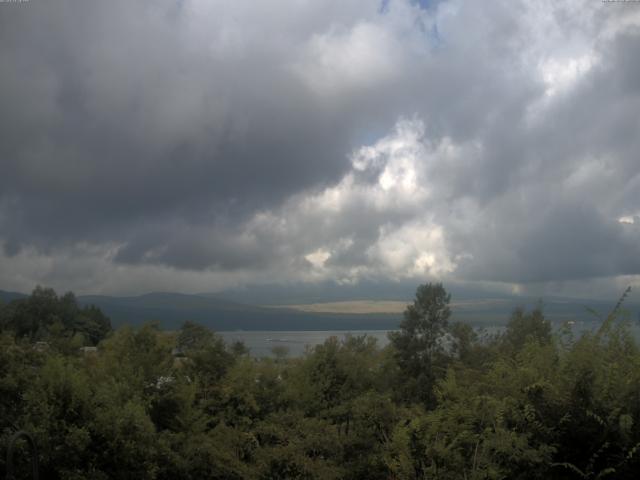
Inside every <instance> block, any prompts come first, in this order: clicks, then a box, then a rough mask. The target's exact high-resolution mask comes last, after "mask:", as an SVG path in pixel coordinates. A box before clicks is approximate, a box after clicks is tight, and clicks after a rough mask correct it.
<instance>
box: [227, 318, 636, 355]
mask: <svg viewBox="0 0 640 480" xmlns="http://www.w3.org/2000/svg"><path fill="white" fill-rule="evenodd" d="M599 325H600V324H599V322H574V324H573V325H572V330H573V332H574V335H575V336H576V338H577V337H579V336H580V334H581V333H583V332H587V331H594V330H596V329H597V328H598V327H599ZM559 327H560V325H559V324H555V325H553V329H554V330H557V329H558V328H559ZM503 329H504V326H503V325H502V326H499V325H491V326H486V327H482V328H478V327H476V331H477V332H478V333H480V335H481V336H482V335H483V334H484V335H493V334H495V333H497V332H500V331H502V330H503ZM388 332H389V330H352V331H345V330H316V331H301V330H292V331H266V330H265V331H253V330H252V331H226V332H224V331H223V332H217V333H218V334H219V335H221V336H222V337H223V338H224V340H225V342H227V343H231V342H235V341H241V342H243V343H244V344H245V345H246V346H247V348H249V351H250V353H251V355H252V356H254V357H268V356H273V352H272V349H273V347H286V348H287V349H288V350H289V354H288V355H289V357H299V356H301V355H302V354H304V352H305V350H306V348H307V346H309V347H314V346H316V345H320V344H321V343H324V341H325V340H326V339H327V338H329V337H333V336H335V337H338V339H342V338H344V336H345V335H349V334H351V335H354V336H362V335H367V336H369V337H373V338H375V339H376V340H377V343H378V347H384V346H386V345H387V344H388V343H389V339H388V337H387V333H388ZM631 332H632V333H633V335H634V337H635V338H636V340H638V341H640V329H639V328H638V326H637V325H633V326H632V328H631Z"/></svg>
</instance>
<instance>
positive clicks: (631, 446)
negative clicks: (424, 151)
mask: <svg viewBox="0 0 640 480" xmlns="http://www.w3.org/2000/svg"><path fill="white" fill-rule="evenodd" d="M45 293H46V291H43V290H42V289H40V290H37V291H36V292H34V295H32V297H30V299H28V300H26V301H25V302H24V303H22V304H15V303H12V304H9V305H5V306H4V307H0V316H1V317H0V318H2V323H1V324H0V325H2V329H3V330H2V332H1V333H0V446H1V447H2V448H3V449H6V445H7V441H8V438H9V437H10V436H11V435H12V433H13V432H15V431H16V430H17V429H24V430H26V431H28V432H30V433H31V434H32V435H33V436H34V437H35V439H36V443H37V444H38V446H39V449H40V465H41V471H42V474H43V476H44V478H51V479H98V480H99V479H108V478H114V479H129V478H131V479H175V478H180V479H182V478H184V479H205V478H211V479H256V480H258V479H263V480H267V479H356V480H357V479H367V480H371V479H373V480H375V479H436V478H437V479H535V478H540V479H543V478H544V479H547V478H548V479H572V478H576V479H579V478H585V479H596V478H603V477H605V476H609V477H610V478H616V479H627V478H629V479H631V478H636V477H637V472H638V471H640V461H639V460H638V455H640V452H638V448H639V447H640V443H639V442H640V423H639V421H638V420H639V419H640V351H639V350H638V347H637V345H636V343H635V341H634V340H633V338H632V336H631V335H630V334H629V333H628V330H627V328H626V327H625V325H624V322H622V321H621V319H620V318H616V317H617V316H618V315H617V314H618V310H619V309H616V310H615V311H614V312H613V313H612V315H610V316H609V317H608V318H607V319H604V322H603V325H602V328H601V329H600V330H599V331H597V332H593V333H589V334H585V335H583V336H581V337H579V338H574V337H573V336H572V334H571V331H570V330H569V329H566V330H565V331H560V332H558V333H556V334H552V330H551V327H550V325H549V323H548V322H547V321H546V320H545V318H544V315H543V313H542V311H541V310H539V309H538V310H535V311H533V312H524V311H521V310H518V311H516V312H514V314H513V316H512V318H511V319H510V322H509V324H508V326H507V328H506V331H505V332H504V333H503V334H500V335H494V336H486V335H485V336H482V335H480V336H479V335H478V334H477V333H476V332H475V331H474V330H473V329H471V328H470V327H468V326H467V325H462V324H456V323H454V324H450V323H449V321H448V319H449V309H448V303H449V296H448V295H447V294H446V292H445V290H444V289H443V288H442V286H441V285H431V284H429V285H425V286H421V287H420V288H419V289H418V292H417V295H416V301H415V302H414V304H413V305H411V306H409V307H408V308H407V311H406V313H405V318H404V321H403V322H402V324H401V329H400V331H399V332H397V333H396V334H393V335H392V336H391V343H390V345H389V346H388V347H386V348H383V349H381V348H379V347H378V346H377V345H376V343H375V341H374V340H373V339H372V338H370V337H366V336H362V337H355V336H347V337H345V338H343V339H342V340H339V339H337V338H330V339H328V340H327V341H326V342H325V343H324V344H322V345H319V346H317V347H315V348H313V349H310V350H309V351H308V352H307V354H305V355H304V356H303V357H301V358H287V352H286V351H285V350H282V349H280V350H279V351H277V352H274V353H275V355H274V357H272V358H263V359H254V358H252V357H250V356H249V355H248V354H247V352H246V349H244V348H243V346H242V345H237V344H236V345H225V344H224V342H223V341H222V340H221V339H220V337H218V336H217V335H215V334H214V333H212V332H210V331H209V330H207V329H206V328H203V327H200V326H199V325H197V324H193V323H190V322H187V323H185V325H184V327H183V328H182V329H181V330H180V331H178V332H163V331H161V330H159V329H158V328H157V327H156V326H154V325H153V324H147V325H145V326H143V327H141V328H138V329H133V328H129V327H123V328H120V329H118V330H116V331H113V332H111V333H109V334H108V335H107V336H106V338H102V335H103V334H102V333H101V334H99V335H97V334H95V333H93V332H94V330H95V325H92V322H93V323H95V324H97V325H106V324H105V323H104V321H103V320H98V319H101V318H102V317H100V315H98V314H97V313H95V312H94V313H91V312H92V310H90V309H78V308H77V307H76V308H75V309H74V308H72V307H69V308H68V310H65V309H64V308H63V307H65V306H67V307H68V306H69V305H74V302H72V301H71V300H72V297H68V296H64V297H62V298H57V297H55V294H53V295H52V294H51V292H49V293H46V295H45ZM17 312H20V313H17ZM92 315H93V316H92ZM87 318H89V319H93V320H87ZM20 319H29V320H28V322H27V323H25V324H23V323H22V320H20ZM87 325H91V326H90V327H87ZM104 328H105V329H106V326H105V327H104ZM101 331H102V330H101ZM105 331H108V329H106V330H105ZM74 338H75V339H76V340H73V339H74ZM80 340H81V341H80ZM96 340H100V343H99V345H98V351H97V352H87V351H86V350H85V351H81V350H79V349H78V348H71V346H74V347H75V346H76V345H88V344H90V343H91V342H93V341H96ZM37 341H40V342H43V341H46V342H47V344H46V345H47V348H34V347H36V346H37V345H39V346H40V347H42V345H43V344H42V343H40V344H36V343H35V342H37ZM70 342H71V343H70ZM73 342H76V343H75V344H74V343H73ZM72 344H73V345H72ZM1 453H2V456H1V457H0V473H2V471H3V470H4V468H5V465H4V456H5V455H4V454H5V450H3V451H2V452H1ZM25 464H26V460H25V459H23V461H22V467H23V468H26V467H25ZM25 478H26V477H25Z"/></svg>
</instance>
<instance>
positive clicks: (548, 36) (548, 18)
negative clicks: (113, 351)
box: [0, 0, 640, 292]
mask: <svg viewBox="0 0 640 480" xmlns="http://www.w3.org/2000/svg"><path fill="white" fill-rule="evenodd" d="M285 3H286V4H279V6H278V7H277V8H276V7H274V6H273V5H272V4H271V3H270V2H261V1H254V0H252V1H244V0H236V1H234V2H223V1H204V0H184V1H175V0H172V1H169V0H162V1H154V2H151V1H142V2H123V1H119V0H117V1H112V2H93V1H91V2H78V1H72V0H68V1H65V0H56V1H48V2H44V1H38V0H31V1H30V2H28V3H22V4H4V5H0V71H1V72H2V75H0V99H1V103H2V109H0V166H1V168H2V175H0V243H1V244H2V245H3V248H2V254H1V255H0V271H1V272H2V273H1V274H0V282H1V283H0V288H2V287H5V288H16V289H28V288H30V287H31V286H32V284H33V283H36V282H43V283H50V284H54V285H61V286H62V287H63V288H76V289H79V290H84V291H105V292H116V291H117V292H124V291H134V290H135V291H145V290H152V289H157V288H162V289H170V290H190V289H191V290H209V289H218V288H223V287H224V286H227V285H236V284H242V283H247V282H262V283H265V282H283V281H308V282H314V281H325V280H328V279H330V280H335V281H338V282H348V283H354V282H358V281H361V280H363V279H366V280H375V279H390V280H395V281H399V280H402V279H407V278H409V279H411V278H416V279H424V278H427V277H438V278H448V279H450V280H451V281H478V282H506V283H513V284H530V283H531V284H535V283H544V282H562V281H582V280H584V281H591V280H589V279H593V278H598V277H608V278H611V279H616V278H618V279H620V278H622V277H621V276H623V275H624V276H627V277H624V281H625V282H629V281H630V282H632V283H633V282H637V278H638V277H637V276H638V275H640V217H639V216H640V202H639V200H638V199H639V198H640V160H639V159H638V152H640V136H639V135H638V132H639V131H640V64H638V62H636V61H635V60H636V58H637V56H638V53H639V52H640V15H639V12H640V9H634V10H632V9H631V8H630V7H628V6H627V7H625V8H626V9H623V8H622V7H621V6H619V5H615V4H606V3H604V4H601V3H597V4H595V2H594V3H593V4H589V5H585V4H584V2H580V1H574V0H570V1H565V2H557V1H549V0H546V1H541V2H535V4H534V5H531V4H530V3H531V2H519V1H513V0H510V1H507V0H504V1H497V2H490V4H480V2H466V1H456V0H449V1H439V2H426V1H423V2H410V1H408V0H407V1H404V0H390V1H388V2H383V3H382V4H379V5H376V4H375V3H374V2H370V1H365V0H340V1H338V0H335V1H327V2H297V1H295V2H294V1H292V2H285Z"/></svg>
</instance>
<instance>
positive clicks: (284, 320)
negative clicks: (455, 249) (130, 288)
mask: <svg viewBox="0 0 640 480" xmlns="http://www.w3.org/2000/svg"><path fill="white" fill-rule="evenodd" d="M346 290H347V293H350V294H352V295H357V293H358V292H357V289H351V290H350V289H349V288H347V289H346ZM269 292H270V293H272V294H273V298H274V300H273V301H272V302H270V303H272V304H276V303H280V305H279V306H266V302H265V303H263V302H260V303H262V305H258V304H256V303H258V301H259V300H260V299H262V298H263V297H262V295H266V294H267V293H269ZM241 293H242V292H241V291H237V292H236V294H235V295H233V294H232V293H231V292H225V294H224V296H222V295H220V294H216V295H213V294H199V295H189V294H180V293H149V294H145V295H139V296H130V297H115V296H104V295H85V296H79V297H78V302H79V303H80V304H81V305H90V304H92V305H96V306H98V307H99V308H100V309H101V310H102V311H103V312H104V313H105V314H106V315H108V316H109V317H110V318H111V320H112V323H113V325H114V326H118V325H122V324H131V325H140V324H142V323H144V322H148V321H157V322H159V324H160V325H161V326H162V327H163V328H167V329H175V328H179V327H180V325H181V324H182V323H183V322H184V321H186V320H191V321H195V322H198V323H202V324H203V325H206V326H208V327H210V328H212V329H214V330H219V331H223V330H227V331H228V330H373V329H393V328H396V327H397V325H398V323H399V321H400V319H401V318H402V314H401V310H402V305H401V304H402V302H406V303H409V302H410V301H411V300H410V299H411V296H412V294H411V293H405V294H404V295H406V296H404V298H403V297H402V296H401V295H400V294H401V293H402V292H401V290H400V289H398V291H397V292H392V294H390V295H384V294H383V293H382V292H379V296H378V297H377V298H375V297H374V298H371V297H370V296H368V297H367V296H365V297H364V299H363V298H362V297H360V298H357V297H354V296H352V297H351V298H348V297H345V296H338V295H333V294H332V292H331V291H329V294H328V295H327V294H322V295H320V294H319V293H318V292H317V291H316V292H315V293H314V292H313V291H312V290H310V289H308V290H306V291H305V288H300V289H298V290H297V291H292V292H291V296H290V297H286V295H285V292H282V291H277V289H276V287H271V290H269V289H268V287H264V289H262V290H259V291H257V293H256V292H255V291H250V290H248V289H247V290H245V292H244V293H245V295H244V298H245V299H246V300H247V301H253V302H256V303H254V304H250V303H241V302H239V301H235V300H236V299H238V298H243V297H242V295H241ZM333 293H335V294H337V293H338V292H337V290H335V291H334V292H333ZM394 294H395V295H397V296H396V297H395V299H399V300H398V301H396V302H387V303H394V304H395V306H396V309H397V311H396V312H395V313H335V309H336V306H335V303H334V304H327V308H326V309H325V308H323V304H324V303H325V302H328V301H329V300H333V301H334V302H343V305H340V307H344V306H345V305H346V307H348V308H342V312H346V311H353V312H357V311H358V309H357V308H356V307H361V306H362V305H366V304H367V302H369V303H371V304H372V306H373V307H375V306H376V302H377V301H378V300H381V299H389V298H392V299H393V298H394ZM227 295H228V296H227ZM332 295H333V296H332ZM23 297H25V294H22V293H16V292H4V291H0V300H2V301H4V302H9V301H11V300H14V299H16V298H23ZM229 297H231V299H230V298H229ZM264 298H266V297H264ZM354 298H357V300H358V301H350V300H353V299H354ZM336 299H337V300H336ZM616 301H617V299H611V300H610V301H602V300H581V299H572V298H562V297H549V298H545V299H544V300H543V301H542V306H543V309H544V312H545V315H546V316H547V318H548V319H549V320H551V321H552V322H553V323H561V322H564V321H567V320H583V321H597V317H595V316H594V315H593V314H592V313H590V312H589V311H588V309H593V310H595V311H597V312H599V313H600V314H602V315H606V314H607V313H608V312H609V311H610V310H611V309H612V308H613V306H614V305H615V303H616ZM379 303H384V302H379ZM539 303H540V300H539V299H538V298H533V297H517V296H508V295H502V296H499V295H493V296H491V297H484V298H483V297H480V296H478V295H470V296H467V297H465V296H461V295H458V296H452V313H453V315H452V319H453V320H460V321H464V322H468V323H472V324H475V325H499V324H504V323H506V321H507V320H508V318H509V315H510V314H511V312H512V311H513V310H514V309H515V308H517V307H524V308H526V309H532V308H534V307H535V306H537V305H538V304H539ZM332 309H333V310H332ZM323 310H328V311H329V313H327V312H324V311H323ZM366 310H367V311H375V310H376V308H369V309H366ZM624 310H626V311H627V312H628V313H629V316H630V317H631V319H634V320H635V319H638V318H639V316H638V315H639V312H640V304H639V303H638V302H637V301H627V302H625V304H624ZM331 311H333V312H334V313H330V312H331Z"/></svg>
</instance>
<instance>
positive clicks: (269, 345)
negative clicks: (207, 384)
mask: <svg viewBox="0 0 640 480" xmlns="http://www.w3.org/2000/svg"><path fill="white" fill-rule="evenodd" d="M387 332H388V330H355V331H351V332H349V331H344V330H318V331H275V332H274V331H235V332H217V333H218V334H219V335H221V336H222V337H223V338H224V341H225V342H227V343H231V342H235V341H238V340H239V341H241V342H243V343H244V344H245V345H246V346H247V348H248V349H249V350H250V352H251V355H253V356H254V357H267V356H271V355H273V354H272V352H271V350H272V349H273V347H286V348H288V349H289V356H290V357H298V356H300V355H302V354H303V353H304V351H305V349H306V348H307V346H309V347H314V346H316V345H320V344H321V343H324V341H325V340H326V339H327V338H329V337H334V336H335V337H338V338H339V339H342V338H343V337H344V336H345V335H348V334H351V335H354V336H362V335H367V336H370V337H373V338H375V339H376V340H377V341H378V346H379V347H384V346H385V345H387V344H388V343H389V339H388V338H387Z"/></svg>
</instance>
